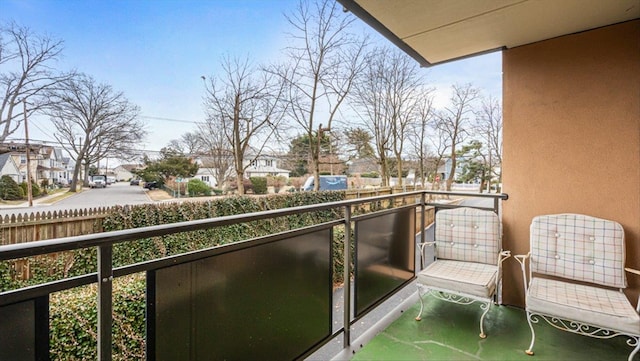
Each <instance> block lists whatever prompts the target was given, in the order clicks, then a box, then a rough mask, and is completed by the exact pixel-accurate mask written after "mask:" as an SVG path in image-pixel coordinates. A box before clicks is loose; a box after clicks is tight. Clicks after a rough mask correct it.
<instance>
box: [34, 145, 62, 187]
mask: <svg viewBox="0 0 640 361" xmlns="http://www.w3.org/2000/svg"><path fill="white" fill-rule="evenodd" d="M36 160H37V162H38V165H37V167H36V177H35V180H36V181H37V182H38V184H39V185H43V184H48V185H54V184H61V183H64V184H66V183H68V179H67V178H66V169H65V167H64V166H63V156H62V149H60V148H54V147H50V146H42V147H41V148H40V150H39V152H38V153H37V155H36Z"/></svg>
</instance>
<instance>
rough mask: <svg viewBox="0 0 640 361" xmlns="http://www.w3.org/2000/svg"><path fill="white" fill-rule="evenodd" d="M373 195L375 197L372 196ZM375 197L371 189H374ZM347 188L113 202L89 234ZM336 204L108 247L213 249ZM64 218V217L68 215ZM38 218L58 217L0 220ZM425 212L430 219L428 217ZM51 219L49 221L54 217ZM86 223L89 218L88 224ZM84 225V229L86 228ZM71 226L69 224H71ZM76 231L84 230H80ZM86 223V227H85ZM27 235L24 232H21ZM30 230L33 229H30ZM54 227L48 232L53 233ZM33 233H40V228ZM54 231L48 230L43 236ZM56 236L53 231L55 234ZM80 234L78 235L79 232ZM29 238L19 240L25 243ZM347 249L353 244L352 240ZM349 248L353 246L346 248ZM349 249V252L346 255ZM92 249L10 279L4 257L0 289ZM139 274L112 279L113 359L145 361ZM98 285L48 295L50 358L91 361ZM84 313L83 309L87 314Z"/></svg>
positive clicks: (120, 251)
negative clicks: (198, 199)
mask: <svg viewBox="0 0 640 361" xmlns="http://www.w3.org/2000/svg"><path fill="white" fill-rule="evenodd" d="M372 195H374V194H372ZM376 195H377V194H376ZM346 197H347V194H346V193H345V192H343V191H342V192H299V193H289V194H278V195H268V196H261V197H250V196H235V197H225V198H219V199H214V200H211V201H206V202H184V203H162V204H146V205H136V206H124V207H120V206H118V207H113V208H108V209H103V210H100V211H99V212H94V213H93V216H94V218H95V219H98V218H99V221H97V220H95V219H94V223H91V225H92V227H93V228H91V230H92V231H93V232H102V231H115V230H124V229H131V228H138V227H145V226H152V225H159V224H167V223H175V222H182V221H188V220H196V219H205V218H212V217H219V216H228V215H235V214H242V213H250V212H257V211H263V210H272V209H280V208H287V207H294V206H303V205H309V204H317V203H325V202H333V201H340V200H344V199H345V198H346ZM365 204H366V206H363V207H360V208H358V209H355V210H354V214H362V213H366V212H369V211H374V210H379V209H383V208H390V207H393V205H392V204H389V203H388V202H387V203H381V202H371V203H365ZM341 212H342V209H338V210H327V211H320V212H313V213H302V214H294V215H289V216H285V217H280V218H277V219H269V220H261V221H254V222H248V223H245V224H237V225H232V226H226V227H219V228H216V229H215V230H201V231H194V232H187V233H180V234H174V235H170V236H163V237H153V238H148V239H141V240H138V241H137V242H132V243H127V244H122V245H116V246H115V247H114V254H113V260H114V267H118V266H123V265H127V264H133V263H138V262H143V261H146V260H150V259H156V258H161V257H166V256H170V255H175V254H180V253H184V252H189V251H194V250H197V249H202V248H206V247H213V246H217V245H223V244H227V243H232V242H236V241H240V240H244V239H250V238H254V237H258V236H262V235H266V234H271V233H277V232H280V231H285V230H291V229H295V228H301V227H305V226H309V225H313V224H318V223H322V222H327V221H331V220H334V219H337V218H341V217H342V216H343V214H342V213H341ZM79 213H82V214H77V215H74V216H77V217H78V218H82V217H88V218H91V217H90V214H89V212H86V213H84V212H79ZM67 215H68V214H67ZM25 218H26V219H29V220H28V221H27V222H36V219H37V218H39V221H42V222H43V223H45V224H47V222H50V221H52V220H56V221H58V222H59V221H60V220H61V218H60V217H59V216H58V217H57V216H54V215H53V214H52V215H50V216H49V215H48V214H45V215H44V216H43V215H42V214H40V216H39V217H36V216H34V217H33V219H31V218H32V217H16V218H15V222H2V223H1V224H0V227H2V226H7V225H9V224H12V223H13V225H14V226H17V225H16V222H17V223H20V222H18V219H20V220H21V221H22V222H23V223H24V219H25ZM431 218H432V217H430V216H429V215H428V219H431ZM52 222H53V221H52ZM87 224H88V223H87ZM85 227H88V226H87V225H86V226H85ZM73 229H75V228H73ZM79 229H80V230H79V231H78V232H82V231H83V230H82V227H79ZM88 230H89V228H85V229H84V231H88ZM25 232H26V231H25ZM34 232H35V231H34ZM52 232H53V231H52ZM36 234H39V235H43V233H42V232H40V233H38V232H36ZM47 234H48V235H52V234H53V233H47ZM56 234H59V233H56ZM80 234H83V233H80ZM333 234H334V240H333V242H334V247H333V252H334V256H333V260H334V265H333V268H334V271H333V274H334V283H335V284H340V283H341V282H342V281H343V279H342V277H343V270H344V264H343V262H342V254H343V245H344V242H343V240H344V236H345V229H344V226H336V227H334V233H333ZM42 239H44V238H42ZM30 240H34V239H29V238H26V237H25V238H24V241H30ZM351 247H353V245H351ZM352 251H353V250H352ZM351 254H352V255H353V254H354V253H353V252H352V253H351ZM96 256H97V255H96V251H95V249H87V250H79V251H73V252H65V253H64V254H63V253H60V254H56V255H48V256H42V257H33V258H32V259H25V260H20V262H25V263H26V264H27V265H28V266H27V268H28V273H29V274H28V276H29V277H16V276H17V275H16V267H15V265H14V264H11V263H10V262H0V283H1V284H0V290H1V291H5V290H10V289H16V288H20V287H25V286H28V285H32V284H41V283H45V282H49V281H53V280H58V279H61V278H66V277H72V276H78V275H84V274H87V273H91V272H96V270H95V265H96V263H97V262H96ZM145 287H146V283H145V280H144V276H142V275H131V276H127V277H123V278H121V279H119V280H118V282H115V283H114V291H113V297H114V298H113V302H114V310H113V312H114V315H113V317H114V321H115V322H114V326H113V327H114V331H113V332H114V333H113V359H114V360H130V359H144V357H145V356H144V355H145V344H144V340H145V337H144V333H145V324H144V319H145V317H144V314H145V297H146V296H145ZM96 300H97V289H96V286H95V285H89V286H83V287H79V288H76V289H72V290H67V291H63V292H59V293H57V294H54V295H52V296H51V298H50V310H49V312H50V323H51V331H50V336H49V343H50V356H51V357H52V359H65V360H84V359H96V357H97V354H96V349H97V348H96V344H97V341H96V340H97V315H96V312H95V310H96V307H95V303H96ZM87 310H89V311H87Z"/></svg>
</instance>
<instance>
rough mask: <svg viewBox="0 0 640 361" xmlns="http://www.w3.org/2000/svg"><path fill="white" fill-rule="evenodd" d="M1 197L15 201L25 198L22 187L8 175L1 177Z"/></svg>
mask: <svg viewBox="0 0 640 361" xmlns="http://www.w3.org/2000/svg"><path fill="white" fill-rule="evenodd" d="M0 198H2V199H4V200H8V201H15V200H19V199H22V198H24V192H23V191H22V188H20V186H19V185H18V183H16V181H14V180H13V178H11V177H10V176H8V175H3V176H2V177H0Z"/></svg>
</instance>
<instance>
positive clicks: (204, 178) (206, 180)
mask: <svg viewBox="0 0 640 361" xmlns="http://www.w3.org/2000/svg"><path fill="white" fill-rule="evenodd" d="M202 181H203V182H207V183H209V176H208V175H203V176H202Z"/></svg>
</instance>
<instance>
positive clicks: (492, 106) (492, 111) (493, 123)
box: [476, 97, 502, 191]
mask: <svg viewBox="0 0 640 361" xmlns="http://www.w3.org/2000/svg"><path fill="white" fill-rule="evenodd" d="M476 133H477V135H478V136H479V137H480V138H481V139H482V143H483V144H485V145H486V149H485V150H484V151H485V153H486V158H487V159H488V169H489V179H488V189H490V188H491V180H492V178H493V177H494V176H495V178H496V179H497V182H498V183H501V182H502V111H501V109H500V102H499V101H498V100H497V99H495V98H493V97H489V98H485V99H483V100H482V105H481V109H480V110H479V111H478V112H476ZM496 191H500V190H499V189H498V187H496Z"/></svg>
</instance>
